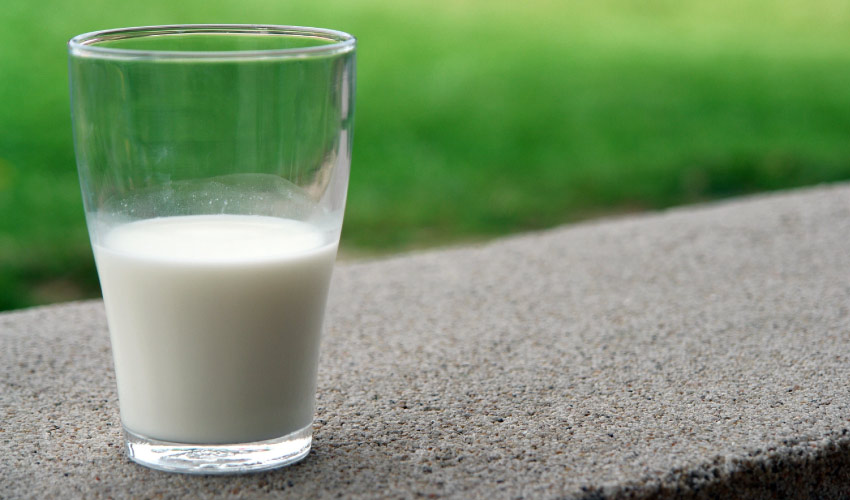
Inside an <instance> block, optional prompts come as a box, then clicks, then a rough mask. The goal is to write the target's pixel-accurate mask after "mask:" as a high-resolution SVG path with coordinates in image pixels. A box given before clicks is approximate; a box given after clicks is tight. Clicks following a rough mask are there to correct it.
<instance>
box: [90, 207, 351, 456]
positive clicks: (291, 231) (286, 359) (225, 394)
mask: <svg viewBox="0 0 850 500" xmlns="http://www.w3.org/2000/svg"><path fill="white" fill-rule="evenodd" d="M93 246H94V251H95V258H96V261H97V268H98V273H99V276H100V282H101V287H102V289H103V296H104V302H105V304H106V314H107V319H108V322H109V330H110V336H111V340H112V349H113V351H114V359H115V372H116V377H117V381H118V395H119V404H120V407H121V419H122V421H123V424H124V426H125V427H126V428H127V429H129V430H131V431H133V432H135V433H137V434H140V435H143V436H146V437H149V438H154V439H158V440H163V441H174V442H181V443H207V444H215V443H217V444H224V443H247V442H253V441H260V440H265V439H271V438H276V437H281V436H284V435H286V434H289V433H291V432H294V431H297V430H299V429H302V428H304V427H306V426H309V425H311V423H312V419H313V404H314V395H315V387H316V364H317V361H318V350H319V337H320V333H321V328H322V318H323V315H324V308H325V301H326V297H327V291H328V285H329V281H330V277H331V271H332V268H333V262H334V259H335V256H336V250H337V241H336V239H335V238H333V240H332V241H331V238H328V237H327V236H326V235H325V233H323V232H322V231H320V230H319V229H318V228H317V227H314V226H312V225H309V224H306V223H303V222H297V221H293V220H286V219H277V218H272V217H261V216H241V215H198V216H179V217H164V218H157V219H149V220H143V221H138V222H132V223H128V224H124V225H119V226H117V227H115V228H113V229H112V230H111V231H109V232H108V233H106V234H105V235H104V236H103V237H101V238H100V241H98V242H95V244H94V245H93Z"/></svg>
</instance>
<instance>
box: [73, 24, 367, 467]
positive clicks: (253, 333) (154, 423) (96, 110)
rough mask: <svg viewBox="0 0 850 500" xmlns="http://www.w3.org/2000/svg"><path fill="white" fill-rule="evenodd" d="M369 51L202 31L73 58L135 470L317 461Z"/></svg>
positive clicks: (342, 38)
mask: <svg viewBox="0 0 850 500" xmlns="http://www.w3.org/2000/svg"><path fill="white" fill-rule="evenodd" d="M354 49H355V40H354V38H353V37H352V36H351V35H348V34H346V33H341V32H337V31H331V30H324V29H316V28H300V27H291V26H253V25H252V26H241V25H230V26H227V25H221V26H220V25H214V26H213V25H190V26H156V27H142V28H126V29H118V30H109V31H101V32H97V33H89V34H85V35H80V36H77V37H75V38H73V39H72V40H71V41H70V42H69V54H70V90H71V114H72V118H73V129H74V143H75V148H76V155H77V167H78V170H79V175H80V185H81V188H82V195H83V201H84V205H85V211H86V219H87V222H88V228H89V234H90V236H91V241H92V247H93V249H94V254H95V260H96V262H97V268H98V275H99V277H100V282H101V288H102V290H103V298H104V303H105V306H106V313H107V320H108V323H109V330H110V339H111V343H112V350H113V356H114V362H115V372H116V378H117V383H118V396H119V404H120V408H121V420H122V423H123V425H124V429H125V444H126V450H127V453H128V455H129V456H130V458H131V459H132V460H134V461H136V462H139V463H141V464H143V465H147V466H149V467H153V468H155V469H161V470H167V471H176V472H188V473H201V474H217V473H230V472H247V471H255V470H265V469H271V468H275V467H279V466H281V465H285V464H288V463H292V462H295V461H297V460H300V459H302V458H303V457H305V456H306V455H307V453H308V452H309V450H310V443H311V439H312V430H311V429H312V421H313V412H314V400H315V389H316V368H317V366H316V365H317V362H318V353H319V338H320V334H321V329H322V322H323V317H324V308H325V302H326V298H327V292H328V286H329V282H330V276H331V272H332V268H333V262H334V259H335V256H336V249H337V244H338V241H339V234H340V230H341V227H342V219H343V210H344V207H345V198H346V190H347V186H348V175H349V167H350V158H351V133H352V124H353V110H354V107H353V103H354V73H355V56H354V54H355V50H354Z"/></svg>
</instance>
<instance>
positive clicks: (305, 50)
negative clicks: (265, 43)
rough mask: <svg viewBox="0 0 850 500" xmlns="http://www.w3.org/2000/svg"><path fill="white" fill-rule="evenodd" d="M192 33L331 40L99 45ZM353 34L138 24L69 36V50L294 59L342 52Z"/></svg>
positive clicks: (105, 55)
mask: <svg viewBox="0 0 850 500" xmlns="http://www.w3.org/2000/svg"><path fill="white" fill-rule="evenodd" d="M195 33H202V34H203V33H206V34H222V35H228V34H229V35H244V34H255V35H268V36H274V35H290V36H302V37H306V38H321V39H324V40H331V41H332V43H329V44H325V45H314V46H310V47H295V48H283V49H253V50H210V51H188V50H149V49H144V50H142V49H120V48H113V47H101V46H99V45H97V44H98V43H100V42H105V41H112V40H123V39H127V38H139V37H144V36H169V35H185V34H195ZM355 44H356V39H355V38H354V36H352V35H350V34H348V33H345V32H344V31H337V30H332V29H326V28H311V27H305V26H288V25H278V24H167V25H158V26H137V27H130V28H115V29H108V30H99V31H91V32H89V33H83V34H81V35H77V36H75V37H73V38H71V39H70V40H69V41H68V51H69V53H70V54H71V55H72V56H80V57H94V58H102V59H150V60H154V59H294V58H307V57H316V56H328V55H335V54H344V53H346V52H351V51H353V50H354V46H355Z"/></svg>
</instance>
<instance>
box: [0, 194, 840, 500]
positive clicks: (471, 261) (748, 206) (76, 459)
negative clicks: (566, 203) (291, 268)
mask: <svg viewBox="0 0 850 500" xmlns="http://www.w3.org/2000/svg"><path fill="white" fill-rule="evenodd" d="M327 324H328V328H327V332H326V336H325V340H324V344H323V353H322V363H321V366H320V380H319V394H318V398H319V399H318V414H317V420H316V424H315V429H316V434H315V438H316V440H315V442H314V449H313V452H312V453H311V454H310V456H309V457H308V459H307V460H306V461H304V462H302V463H301V464H298V465H296V466H293V467H289V468H285V469H281V470H278V471H274V472H269V473H261V474H256V475H250V476H241V477H192V476H180V475H170V474H165V473H160V472H155V471H152V470H148V469H145V468H142V467H140V466H136V465H134V464H132V463H130V462H128V461H127V460H126V458H125V457H124V455H123V452H122V449H121V447H120V443H121V436H120V424H119V420H118V411H117V404H116V403H117V401H116V395H115V387H114V380H113V373H112V366H111V359H110V352H109V343H108V338H107V333H106V323H105V320H104V315H103V309H102V305H101V303H100V302H97V301H96V302H85V303H76V304H67V305H60V306H53V307H44V308H36V309H31V310H26V311H21V312H13V313H7V314H2V315H0V497H2V498H18V497H32V498H47V497H78V496H85V497H89V498H156V497H164V498H172V497H180V498H184V497H185V498H198V497H204V498H209V497H232V498H257V497H261V496H264V495H266V496H269V497H272V496H274V497H289V496H291V497H305V498H316V497H320V498H328V497H344V498H373V497H393V498H394V497H400V498H410V497H417V496H422V497H426V498H442V497H452V498H488V499H489V498H519V497H524V498H588V499H589V498H672V497H675V498H711V497H719V496H724V497H728V498H766V497H767V498H770V497H774V496H776V497H780V498H781V497H794V498H805V497H811V498H847V495H848V493H847V492H848V491H850V431H849V430H848V429H850V391H848V389H847V388H848V381H850V186H848V185H838V186H831V187H822V188H817V189H810V190H803V191H797V192H790V193H784V194H778V195H768V196H760V197H755V198H750V199H745V200H740V201H734V202H730V203H724V204H716V205H708V206H702V207H696V208H688V209H679V210H673V211H669V212H665V213H660V214H653V215H648V216H639V217H632V218H627V219H622V220H614V221H603V222H597V223H590V224H581V225H576V226H571V227H564V228H560V229H556V230H552V231H547V232H541V233H536V234H528V235H522V236H518V237H513V238H508V239H503V240H500V241H496V242H494V243H491V244H487V245H483V246H478V247H469V248H458V249H449V250H442V251H434V252H427V253H422V254H417V255H410V256H403V257H398V258H392V259H387V260H381V261H375V262H366V263H357V264H349V265H342V266H340V267H339V268H338V269H337V272H336V274H335V278H334V284H333V292H332V298H331V306H330V315H329V318H328V322H327Z"/></svg>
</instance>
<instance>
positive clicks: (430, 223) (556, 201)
mask: <svg viewBox="0 0 850 500" xmlns="http://www.w3.org/2000/svg"><path fill="white" fill-rule="evenodd" d="M174 23H264V24H292V25H306V26H320V27H328V28H334V29H339V30H343V31H348V32H350V33H353V34H355V35H356V36H357V37H358V91H357V112H356V119H355V120H356V125H355V134H354V137H355V141H354V160H353V164H352V176H351V185H350V190H349V204H348V210H347V214H346V222H345V227H344V230H343V242H342V249H341V252H342V255H343V257H352V256H353V257H357V256H360V255H374V254H376V253H385V252H394V251H401V250H408V249H412V248H421V247H425V246H433V245H440V244H446V243H453V242H463V241H476V240H480V239H483V238H487V237H491V236H494V235H499V234H505V233H509V232H514V231H523V230H531V229H538V228H544V227H550V226H553V225H557V224H561V223H565V222H569V221H573V220H577V219H581V218H587V217H595V216H601V215H610V214H620V213H627V212H633V211H638V210H647V209H657V208H662V207H666V206H670V205H675V204H682V203H692V202H699V201H703V200H709V199H715V198H721V197H727V196H734V195H740V194H744V193H750V192H757V191H764V190H772V189H780V188H788V187H794V186H801V185H808V184H815V183H819V182H832V181H838V180H845V179H850V50H848V48H849V47H850V2H846V1H844V0H814V1H806V2H803V1H799V0H797V1H783V0H775V1H767V0H760V1H755V0H745V1H729V0H720V1H713V2H708V1H693V0H685V1H683V0H676V1H673V0H670V1H652V0H647V1H640V2H638V1H630V0H608V1H594V2H590V1H567V0H559V1H554V0H553V1H549V0H529V1H526V2H516V1H491V0H461V1H456V0H430V1H424V0H412V1H402V2H394V1H390V0H357V1H352V0H346V1H343V0H334V1H327V2H324V1H323V2H293V1H289V2H283V1H270V0H267V1H258V0H246V1H242V2H215V1H200V0H183V1H180V2H175V1H173V0H169V1H164V0H152V1H148V2H142V3H138V2H133V3H130V2H124V3H122V2H115V1H109V2H107V1H102V0H94V1H89V2H83V3H80V2H74V3H72V2H70V1H68V0H45V1H43V2H39V3H37V4H32V3H29V2H23V1H20V0H12V2H11V3H9V2H7V3H6V4H4V8H3V10H2V12H0V27H2V29H0V309H9V308H16V307H24V306H28V305H33V304H40V303H48V302H52V301H59V300H69V299H73V298H80V297H91V296H97V294H98V288H97V279H96V276H95V273H94V265H93V261H92V258H91V251H90V249H89V243H88V239H87V236H86V232H85V223H84V217H83V211H82V203H81V200H80V194H79V186H78V183H77V178H76V170H75V163H74V155H73V147H72V143H71V131H70V119H69V111H68V110H69V105H68V91H67V59H66V58H67V55H66V48H65V42H66V41H67V39H69V38H70V37H72V36H73V35H76V34H79V33H83V32H87V31H93V30H98V29H106V28H115V27H123V26H138V25H149V24H174Z"/></svg>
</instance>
